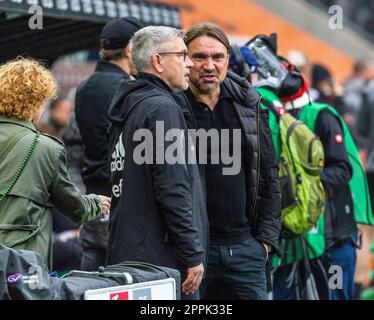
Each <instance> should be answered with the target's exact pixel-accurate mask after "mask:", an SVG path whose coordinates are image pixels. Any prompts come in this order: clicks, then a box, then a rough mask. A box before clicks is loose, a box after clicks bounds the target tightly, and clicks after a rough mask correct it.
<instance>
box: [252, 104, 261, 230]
mask: <svg viewBox="0 0 374 320" xmlns="http://www.w3.org/2000/svg"><path fill="white" fill-rule="evenodd" d="M260 102H261V97H260V99H259V100H258V101H257V129H256V130H257V145H258V152H257V172H256V189H255V193H254V195H253V201H252V208H251V212H250V217H251V219H252V221H253V223H256V216H255V215H254V210H255V209H256V205H257V196H258V189H259V184H260V166H261V160H260V155H261V143H260Z"/></svg>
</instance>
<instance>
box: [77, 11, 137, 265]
mask: <svg viewBox="0 0 374 320" xmlns="http://www.w3.org/2000/svg"><path fill="white" fill-rule="evenodd" d="M142 26H143V25H142V23H141V22H140V21H139V20H137V19H136V18H133V17H125V18H118V19H113V20H111V21H109V22H108V23H107V24H106V25H105V26H104V28H103V30H102V33H101V36H100V45H101V51H100V58H101V60H100V61H99V62H98V63H97V66H96V69H95V72H94V74H93V75H91V76H90V77H89V78H88V79H87V80H85V81H83V82H82V83H81V84H80V85H79V87H78V89H77V92H76V96H75V103H76V108H75V114H76V119H77V123H78V127H79V129H80V132H81V135H82V142H83V145H84V148H85V153H84V168H83V170H82V177H83V181H84V183H85V185H86V188H87V193H95V190H97V191H99V190H100V192H99V194H103V195H110V194H111V190H110V185H109V168H108V161H109V160H108V159H109V154H108V141H107V135H106V131H107V129H108V125H109V120H108V116H107V112H108V109H109V106H110V103H111V101H112V98H113V96H114V93H115V92H116V89H117V86H118V84H119V83H120V82H121V80H123V79H128V78H129V75H130V74H131V73H134V72H135V69H134V66H133V63H132V59H131V54H130V50H129V48H128V43H129V40H130V39H131V37H132V36H133V34H134V33H135V32H136V31H137V30H139V29H140V28H142ZM80 237H81V246H82V252H83V256H82V264H81V269H82V270H87V271H90V270H96V269H97V267H99V266H101V265H104V264H105V254H106V247H107V237H108V221H101V220H95V221H92V222H91V223H87V224H85V225H84V226H83V227H82V228H81V233H80Z"/></svg>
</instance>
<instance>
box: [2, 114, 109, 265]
mask: <svg viewBox="0 0 374 320" xmlns="http://www.w3.org/2000/svg"><path fill="white" fill-rule="evenodd" d="M21 130H23V131H25V132H27V134H26V135H25V136H23V137H22V138H21V139H20V140H19V141H18V142H17V143H16V144H15V145H14V147H13V148H12V149H11V151H10V152H9V153H8V154H7V155H6V156H5V157H3V155H4V153H5V151H4V150H3V149H4V146H5V145H6V144H7V142H8V141H9V140H10V139H12V137H14V136H15V135H17V134H18V133H19V132H20V131H21ZM35 134H36V129H35V127H34V125H33V124H32V123H31V122H30V121H25V120H19V119H15V118H7V117H4V116H0V194H2V193H4V191H5V190H6V188H7V187H8V186H9V184H10V182H11V180H12V179H13V178H14V176H15V174H16V171H17V169H18V167H19V165H20V163H21V162H22V160H23V159H24V158H25V155H26V153H27V151H28V149H29V147H30V145H31V143H32V141H33V140H34V138H35ZM53 206H54V207H55V208H56V209H58V210H59V211H60V212H62V213H63V214H65V215H66V216H68V217H69V218H70V219H72V220H73V221H75V222H79V221H82V222H85V221H89V220H92V219H94V218H95V217H97V216H99V215H100V214H101V211H102V202H101V199H100V198H99V197H98V196H97V195H87V196H82V195H81V193H80V191H79V190H78V188H77V187H76V186H75V185H74V184H73V183H72V182H71V181H70V178H69V175H68V173H67V169H66V157H65V150H64V145H63V143H62V142H60V141H59V140H58V139H55V138H53V137H50V136H46V135H41V136H40V141H39V143H37V144H36V147H35V149H34V151H33V153H32V154H31V157H30V159H29V161H28V163H27V164H26V166H25V169H24V171H23V172H22V174H21V176H20V177H19V179H18V181H17V183H16V184H15V185H14V187H13V189H12V190H11V192H10V193H9V195H8V196H7V197H6V198H5V200H4V201H3V202H0V243H1V244H4V245H6V246H9V247H12V248H14V249H27V250H34V251H37V252H38V253H40V254H41V255H42V256H43V257H44V258H45V259H46V260H47V261H49V262H50V259H51V256H52V255H51V248H52V207H53Z"/></svg>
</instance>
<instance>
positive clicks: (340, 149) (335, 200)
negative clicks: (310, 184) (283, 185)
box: [290, 109, 357, 248]
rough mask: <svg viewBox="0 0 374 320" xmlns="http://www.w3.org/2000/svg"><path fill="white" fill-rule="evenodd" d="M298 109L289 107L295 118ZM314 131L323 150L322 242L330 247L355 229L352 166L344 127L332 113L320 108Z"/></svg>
mask: <svg viewBox="0 0 374 320" xmlns="http://www.w3.org/2000/svg"><path fill="white" fill-rule="evenodd" d="M301 112H302V109H294V110H292V111H290V113H291V114H292V115H293V116H294V117H296V118H299V117H300V114H301ZM314 133H315V134H316V135H317V136H318V137H319V138H320V139H321V142H322V145H323V151H324V154H325V164H324V167H323V171H322V173H321V181H322V184H323V187H324V189H325V194H326V206H325V212H324V221H325V242H326V247H327V248H329V247H331V246H332V245H334V244H339V243H341V242H344V241H347V240H349V239H351V236H352V234H353V232H354V231H355V230H357V227H356V222H355V220H354V213H353V199H352V195H351V191H350V188H349V181H350V179H351V177H352V167H351V165H350V163H349V160H348V155H347V150H346V148H345V144H344V132H343V128H342V125H341V123H340V120H339V119H338V118H337V117H336V116H335V115H333V114H332V113H331V112H330V111H328V110H322V111H321V112H320V113H319V114H318V116H317V119H316V122H315V127H314Z"/></svg>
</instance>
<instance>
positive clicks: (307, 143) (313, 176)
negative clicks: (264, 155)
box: [279, 113, 325, 236]
mask: <svg viewBox="0 0 374 320" xmlns="http://www.w3.org/2000/svg"><path fill="white" fill-rule="evenodd" d="M279 128H280V137H281V142H282V151H281V155H280V160H279V179H280V187H281V193H282V211H281V216H282V222H283V225H284V226H285V227H286V229H287V230H289V231H291V234H293V235H296V236H299V235H303V234H305V233H307V232H308V231H309V230H310V229H311V228H312V227H313V226H315V225H316V223H317V221H318V219H319V217H320V216H321V214H322V213H323V211H324V206H325V192H324V189H323V185H322V182H321V179H320V174H321V172H322V169H323V165H324V152H323V146H322V143H321V141H320V140H319V138H318V137H317V136H316V135H315V134H314V133H313V132H312V131H311V130H310V129H309V128H308V127H307V126H306V125H305V124H304V123H303V122H301V121H300V120H297V119H295V118H294V117H293V116H292V115H291V114H289V113H285V114H283V115H281V116H280V119H279ZM286 233H287V232H286Z"/></svg>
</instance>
